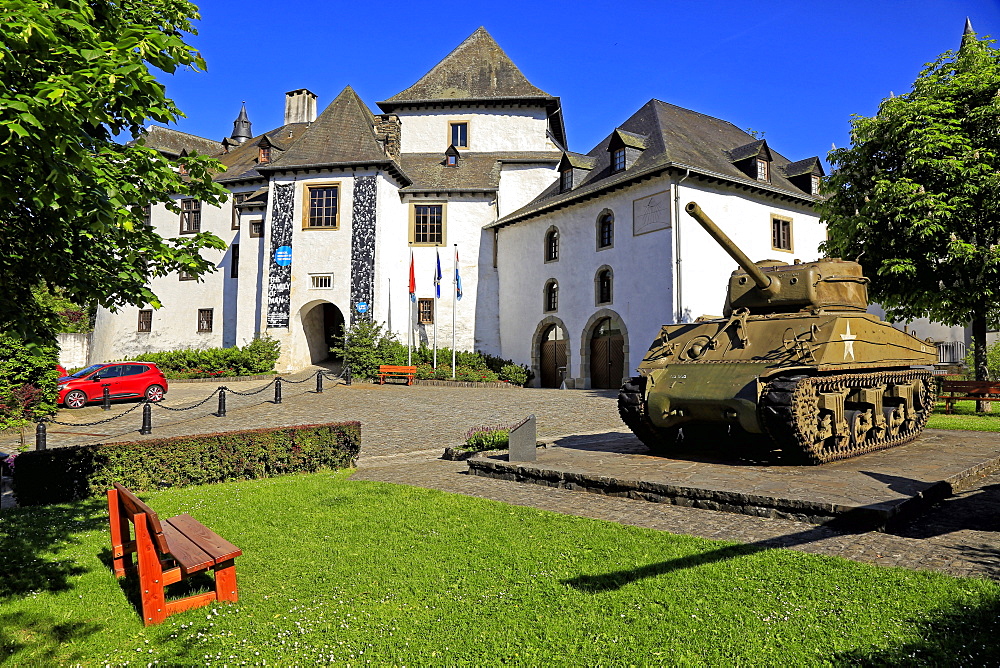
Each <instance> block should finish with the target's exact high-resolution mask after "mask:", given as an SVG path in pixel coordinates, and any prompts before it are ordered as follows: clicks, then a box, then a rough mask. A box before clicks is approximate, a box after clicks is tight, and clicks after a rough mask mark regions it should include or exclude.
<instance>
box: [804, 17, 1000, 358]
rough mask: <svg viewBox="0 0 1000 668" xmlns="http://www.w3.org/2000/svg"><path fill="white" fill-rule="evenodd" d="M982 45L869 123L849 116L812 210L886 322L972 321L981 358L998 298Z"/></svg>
mask: <svg viewBox="0 0 1000 668" xmlns="http://www.w3.org/2000/svg"><path fill="white" fill-rule="evenodd" d="M992 44H993V41H992V40H979V39H977V38H976V36H975V35H974V34H972V33H967V34H966V35H965V36H964V38H963V42H962V46H961V48H960V49H959V50H958V51H957V52H953V51H949V52H946V53H944V54H943V55H941V56H940V57H939V58H938V59H937V60H936V61H934V62H933V63H930V64H928V65H927V66H925V69H924V70H923V71H922V72H921V73H920V76H919V77H918V78H917V80H916V82H914V84H913V89H912V90H911V91H910V92H908V93H906V94H905V95H900V96H898V97H890V98H889V99H886V100H883V101H882V104H881V105H880V107H879V111H878V114H877V115H876V116H875V117H873V118H866V117H863V116H855V117H854V119H853V120H852V126H853V128H852V133H851V143H852V145H851V146H850V147H849V148H844V149H838V150H834V151H832V152H831V153H830V156H829V157H830V161H831V162H832V163H833V164H834V166H835V167H836V171H835V172H834V173H833V174H832V175H831V176H830V177H829V179H827V183H826V191H827V193H828V194H829V195H830V196H829V198H828V199H827V200H826V202H825V203H823V204H822V205H821V206H820V210H821V213H822V216H823V217H824V219H825V220H826V222H827V223H828V225H829V241H828V242H827V243H826V246H825V251H826V252H827V253H829V254H831V255H837V256H841V257H850V258H857V259H858V260H859V261H860V262H861V263H862V264H863V265H864V267H865V268H866V270H867V274H868V276H869V277H870V278H871V279H872V283H871V296H872V298H873V300H875V301H878V302H880V303H881V304H882V305H883V306H884V307H885V309H886V313H887V315H888V316H889V317H890V318H893V319H900V320H910V319H914V318H919V317H924V316H929V317H930V318H931V319H933V320H937V321H939V322H942V323H945V324H947V325H967V324H969V323H970V322H971V323H972V324H973V333H974V337H975V338H976V339H977V342H978V343H979V349H980V350H985V335H986V328H987V325H988V324H996V322H997V315H998V311H997V303H998V299H1000V51H998V50H997V49H994V48H993V47H992ZM980 337H981V338H982V340H981V341H979V338H980ZM983 362H984V364H983V369H982V374H985V360H983ZM979 366H980V365H979V364H978V363H977V376H979V377H984V375H981V374H980V369H979V368H978V367H979Z"/></svg>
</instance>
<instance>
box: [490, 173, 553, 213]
mask: <svg viewBox="0 0 1000 668" xmlns="http://www.w3.org/2000/svg"><path fill="white" fill-rule="evenodd" d="M556 166H557V165H555V164H550V165H537V164H534V165H528V164H517V163H514V164H511V163H503V164H502V165H501V169H500V186H499V188H498V190H497V209H498V211H499V217H500V218H503V217H504V216H506V215H507V214H509V213H513V212H514V211H517V210H518V209H520V208H521V207H522V206H524V205H525V204H527V203H528V202H530V201H531V200H533V199H535V198H536V197H538V194H539V193H540V192H542V191H543V190H545V189H546V188H548V187H549V186H550V185H552V183H553V182H555V181H556V180H558V178H559V172H558V171H556Z"/></svg>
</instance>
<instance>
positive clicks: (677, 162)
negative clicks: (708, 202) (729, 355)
mask: <svg viewBox="0 0 1000 668" xmlns="http://www.w3.org/2000/svg"><path fill="white" fill-rule="evenodd" d="M621 131H624V132H627V133H631V134H633V135H637V136H644V137H645V138H646V150H644V151H643V152H642V153H641V154H640V155H639V156H638V157H637V158H636V160H635V162H634V163H633V164H632V166H631V167H629V168H628V169H626V170H625V171H622V172H617V173H612V172H611V155H610V153H609V152H608V147H609V146H610V144H611V141H612V138H613V137H623V136H626V135H623V134H622V133H621ZM737 150H738V151H739V154H740V155H745V157H744V159H745V158H746V157H753V156H755V155H758V154H760V152H761V151H762V150H766V151H768V153H769V154H770V157H771V159H772V165H773V166H774V167H776V168H777V169H774V170H772V172H771V182H770V183H762V182H760V181H757V180H755V179H751V178H750V177H748V176H747V175H746V174H745V173H744V172H743V171H741V170H740V169H739V167H737V166H736V165H735V164H733V159H732V154H733V152H734V151H737ZM588 156H589V157H590V158H591V159H592V160H593V161H594V168H593V169H592V170H591V171H590V173H589V174H587V175H586V177H585V178H584V179H583V181H582V182H581V183H579V184H576V186H575V187H574V188H573V190H571V191H567V192H560V189H559V183H558V182H556V183H553V184H552V185H551V186H550V187H549V188H547V189H546V190H545V191H544V192H542V193H541V194H540V195H539V196H538V197H536V198H535V200H534V201H532V202H530V203H529V204H527V205H526V206H524V207H522V208H521V209H519V210H517V211H514V212H513V213H510V214H508V215H507V216H504V217H503V218H501V219H500V220H498V221H496V222H495V223H492V224H491V225H489V227H494V226H503V225H509V224H511V223H515V222H517V221H519V220H523V219H526V218H531V217H533V216H536V215H540V214H542V213H544V212H546V211H552V210H556V209H560V208H562V207H565V206H569V205H571V204H574V203H576V202H580V201H585V200H588V199H591V198H593V197H597V196H599V195H602V194H604V193H607V192H610V191H613V190H617V189H619V188H624V187H626V186H628V185H630V184H632V183H634V182H637V181H639V180H642V179H645V178H650V177H652V176H656V175H658V174H662V173H664V172H666V171H668V170H674V171H678V172H679V173H681V174H684V173H685V170H690V173H691V174H692V175H700V176H701V177H703V178H709V179H716V180H720V181H724V182H728V183H732V184H734V185H739V186H743V187H746V188H748V189H752V190H756V191H758V192H767V193H771V194H773V195H777V196H779V197H788V198H790V199H796V200H800V201H804V202H815V201H817V200H818V199H819V198H817V197H814V196H812V195H811V194H809V192H808V191H805V190H803V189H802V188H800V187H798V186H796V185H795V184H794V183H792V181H790V180H789V179H788V177H786V176H785V175H784V174H783V173H782V169H783V168H784V167H786V166H787V165H788V164H789V160H788V159H787V158H785V157H784V156H782V155H781V154H780V153H778V152H776V151H774V150H773V149H770V148H768V147H767V146H766V143H765V142H764V140H754V139H753V137H751V136H750V135H749V134H747V133H746V132H744V131H743V130H740V129H739V128H738V127H736V126H735V125H733V124H732V123H729V122H728V121H723V120H720V119H718V118H713V117H711V116H706V115H705V114H699V113H698V112H696V111H691V110H689V109H684V108H682V107H678V106H675V105H672V104H667V103H666V102H661V101H660V100H650V101H649V102H647V103H646V104H645V105H643V106H642V108H641V109H639V110H638V111H637V112H636V113H635V114H633V115H632V117H631V118H629V119H628V120H627V121H625V122H624V123H623V124H622V125H621V126H620V127H619V128H618V129H617V132H616V133H612V134H610V135H608V136H607V137H606V138H605V139H604V141H602V142H601V143H600V144H598V145H597V146H595V147H594V148H593V149H592V150H591V151H590V153H588Z"/></svg>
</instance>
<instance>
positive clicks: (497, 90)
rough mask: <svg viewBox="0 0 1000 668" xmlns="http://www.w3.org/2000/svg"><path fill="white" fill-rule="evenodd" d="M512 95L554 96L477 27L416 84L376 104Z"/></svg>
mask: <svg viewBox="0 0 1000 668" xmlns="http://www.w3.org/2000/svg"><path fill="white" fill-rule="evenodd" d="M515 98H521V99H531V98H535V99H538V100H543V101H547V100H552V99H554V98H553V97H552V96H551V95H549V94H548V93H546V92H545V91H543V90H541V89H540V88H536V87H535V86H533V85H532V84H531V83H530V82H529V81H528V79H527V78H526V77H525V76H524V74H522V73H521V70H519V69H518V68H517V65H515V64H514V62H513V61H512V60H511V59H510V58H509V57H508V56H507V54H506V53H504V51H503V49H501V48H500V45H498V44H497V43H496V41H495V40H494V39H493V37H492V36H491V35H490V34H489V33H488V32H486V29H485V28H482V27H480V28H479V29H477V30H476V31H475V32H474V33H472V34H471V35H470V36H469V37H468V38H467V39H466V40H465V41H464V42H462V43H461V44H459V45H458V46H457V47H455V49H454V50H453V51H452V52H451V53H449V54H448V55H447V56H445V57H444V60H442V61H441V62H439V63H438V64H437V65H435V66H434V67H432V68H431V71H430V72H428V73H427V74H425V75H424V76H422V77H420V79H419V80H418V81H417V82H416V83H415V84H413V85H412V86H410V87H409V88H407V89H406V90H404V91H402V92H401V93H397V94H396V95H393V96H392V97H390V98H389V99H388V100H385V101H383V102H379V103H378V106H379V107H380V108H381V109H382V110H383V111H386V112H389V111H390V110H391V109H393V108H396V107H399V106H403V105H404V104H409V105H420V104H421V103H427V102H430V101H441V100H455V101H457V100H465V101H473V100H498V99H515Z"/></svg>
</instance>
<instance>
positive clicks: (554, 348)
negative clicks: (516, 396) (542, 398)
mask: <svg viewBox="0 0 1000 668" xmlns="http://www.w3.org/2000/svg"><path fill="white" fill-rule="evenodd" d="M569 362H570V359H569V336H568V334H567V332H566V326H565V325H564V324H563V321H562V320H560V319H559V318H556V317H555V316H549V317H547V318H545V319H543V320H542V321H541V322H540V323H538V327H537V328H536V329H535V335H534V337H532V343H531V366H532V371H534V373H535V377H536V378H538V387H559V386H560V385H562V381H563V380H564V379H565V378H566V377H568V376H569Z"/></svg>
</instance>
